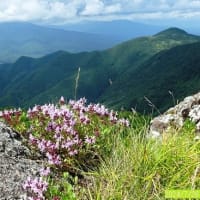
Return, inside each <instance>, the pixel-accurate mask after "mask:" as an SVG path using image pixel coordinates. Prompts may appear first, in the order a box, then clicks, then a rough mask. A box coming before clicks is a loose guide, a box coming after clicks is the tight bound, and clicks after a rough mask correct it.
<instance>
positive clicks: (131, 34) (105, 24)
mask: <svg viewBox="0 0 200 200" xmlns="http://www.w3.org/2000/svg"><path fill="white" fill-rule="evenodd" d="M60 28H63V29H66V30H74V31H82V32H88V33H95V34H102V35H109V36H112V37H114V38H116V39H117V40H120V41H125V40H130V39H133V38H136V37H141V36H149V35H153V34H155V33H157V32H158V31H161V30H163V29H164V28H166V26H165V27H164V26H163V27H162V26H155V25H148V24H142V23H137V22H132V21H129V20H113V21H83V22H79V23H75V24H65V25H62V26H60Z"/></svg>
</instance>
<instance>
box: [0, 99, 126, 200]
mask: <svg viewBox="0 0 200 200" xmlns="http://www.w3.org/2000/svg"><path fill="white" fill-rule="evenodd" d="M86 103H87V101H86V99H85V98H81V99H79V100H78V101H74V100H70V101H69V102H68V104H65V99H64V97H61V99H60V101H59V104H58V105H54V104H45V105H42V106H40V105H36V106H34V107H33V108H32V109H28V111H27V114H26V118H27V121H29V124H30V125H29V126H28V127H29V128H28V130H27V131H26V132H27V133H29V142H30V144H31V145H32V146H33V147H34V148H36V149H37V150H39V151H40V152H41V153H42V154H43V155H45V156H46V158H47V161H48V166H50V167H51V168H53V167H55V168H56V169H57V168H59V167H60V168H62V166H63V165H64V164H65V162H66V160H67V159H68V160H70V159H71V160H73V159H75V158H76V156H77V155H78V154H79V153H80V152H82V153H83V152H86V151H87V150H88V149H89V148H93V147H94V146H95V144H96V142H97V141H98V138H99V137H100V136H101V126H102V127H104V126H107V125H115V124H119V125H123V126H129V122H128V120H126V119H118V117H117V113H116V112H114V111H112V110H111V111H109V110H108V109H107V108H106V107H105V106H104V105H100V104H89V105H86ZM21 114H22V111H21V109H19V110H10V111H6V110H5V111H3V112H1V113H0V117H2V118H4V119H5V120H6V121H7V122H8V123H10V122H12V120H14V119H16V117H17V118H19V116H20V115H21ZM19 122H20V121H19V120H18V122H17V123H19ZM10 124H12V123H10ZM77 158H78V156H77ZM69 163H71V162H69ZM49 173H50V168H49V167H47V168H44V169H42V170H41V172H40V175H41V177H40V178H35V179H31V178H28V179H27V181H26V182H25V184H24V189H26V190H28V191H29V194H32V197H30V199H31V198H32V200H42V199H44V193H45V192H46V191H47V188H48V183H47V182H46V181H45V178H44V177H46V176H48V174H49Z"/></svg>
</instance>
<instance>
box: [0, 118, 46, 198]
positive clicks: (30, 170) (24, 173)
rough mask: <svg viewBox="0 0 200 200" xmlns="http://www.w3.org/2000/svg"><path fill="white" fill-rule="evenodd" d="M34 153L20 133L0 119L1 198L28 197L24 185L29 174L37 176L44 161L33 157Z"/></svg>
mask: <svg viewBox="0 0 200 200" xmlns="http://www.w3.org/2000/svg"><path fill="white" fill-rule="evenodd" d="M31 158H32V153H31V150H29V149H28V148H27V147H26V146H25V145H23V139H22V138H21V137H20V135H19V134H17V133H15V132H13V131H12V129H10V128H9V127H8V126H6V125H5V124H4V123H3V122H1V121H0V199H1V200H15V199H19V200H23V199H24V200H25V199H27V197H26V193H25V191H23V188H22V185H23V183H24V182H25V180H26V179H27V177H29V176H36V175H37V174H38V172H39V170H40V169H41V167H42V165H43V163H42V161H41V159H39V160H38V159H33V158H32V159H31Z"/></svg>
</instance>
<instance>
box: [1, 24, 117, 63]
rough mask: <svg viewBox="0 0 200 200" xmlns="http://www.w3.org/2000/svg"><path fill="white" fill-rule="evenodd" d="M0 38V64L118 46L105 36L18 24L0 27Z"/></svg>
mask: <svg viewBox="0 0 200 200" xmlns="http://www.w3.org/2000/svg"><path fill="white" fill-rule="evenodd" d="M0 34H1V37H0V63H2V62H3V63H5V62H12V61H15V60H16V59H17V58H19V57H20V56H31V57H40V56H44V55H46V54H49V53H52V52H55V51H58V50H65V51H69V52H81V51H92V50H102V49H106V48H109V47H112V46H113V45H114V44H116V43H117V42H118V41H117V40H116V39H114V38H112V37H108V36H102V35H97V34H89V33H81V32H76V31H66V30H61V29H55V28H47V27H43V26H38V25H33V24H30V23H21V22H11V23H0Z"/></svg>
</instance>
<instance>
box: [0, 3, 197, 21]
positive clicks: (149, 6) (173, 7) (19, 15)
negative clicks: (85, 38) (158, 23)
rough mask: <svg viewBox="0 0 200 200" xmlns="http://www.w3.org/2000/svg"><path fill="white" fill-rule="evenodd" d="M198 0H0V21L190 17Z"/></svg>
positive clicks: (192, 15)
mask: <svg viewBox="0 0 200 200" xmlns="http://www.w3.org/2000/svg"><path fill="white" fill-rule="evenodd" d="M199 16H200V0H176V1H174V0H0V21H13V20H15V21H18V20H21V21H38V22H44V23H45V22H48V23H51V22H56V23H62V22H66V21H74V20H81V19H94V18H96V19H100V18H101V19H112V18H115V19H116V18H120V19H121V18H129V19H145V18H146V19H148V18H151V19H153V18H155V19H157V18H170V19H171V18H194V17H199Z"/></svg>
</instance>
